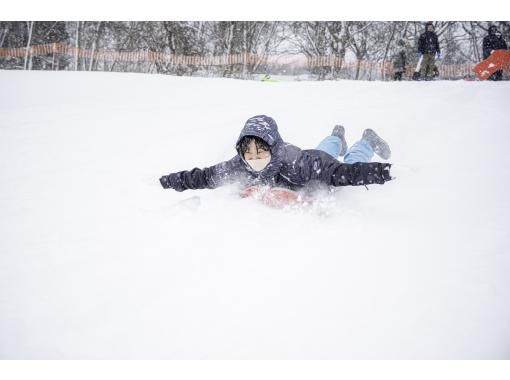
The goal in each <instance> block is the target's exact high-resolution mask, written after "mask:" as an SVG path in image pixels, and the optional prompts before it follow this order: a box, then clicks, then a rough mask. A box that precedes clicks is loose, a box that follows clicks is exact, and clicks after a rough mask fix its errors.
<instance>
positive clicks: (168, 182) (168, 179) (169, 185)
mask: <svg viewBox="0 0 510 380" xmlns="http://www.w3.org/2000/svg"><path fill="white" fill-rule="evenodd" d="M159 183H161V186H163V188H164V189H174V190H175V191H179V192H181V191H184V190H186V189H185V188H184V187H183V186H182V184H181V182H180V181H179V180H178V176H177V174H176V173H172V174H169V175H164V176H163V177H161V178H160V179H159Z"/></svg>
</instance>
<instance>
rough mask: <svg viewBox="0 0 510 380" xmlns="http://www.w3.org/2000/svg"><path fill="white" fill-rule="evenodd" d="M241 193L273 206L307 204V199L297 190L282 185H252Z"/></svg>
mask: <svg viewBox="0 0 510 380" xmlns="http://www.w3.org/2000/svg"><path fill="white" fill-rule="evenodd" d="M239 195H240V196H241V198H255V199H257V200H259V201H260V202H262V203H263V204H265V205H266V206H269V207H271V208H285V207H289V206H296V205H303V204H305V200H304V199H303V198H302V197H301V196H300V195H299V194H298V193H297V192H295V191H292V190H289V189H285V188H282V187H267V186H251V187H248V188H246V189H244V190H243V191H241V193H240V194H239Z"/></svg>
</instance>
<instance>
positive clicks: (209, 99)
mask: <svg viewBox="0 0 510 380" xmlns="http://www.w3.org/2000/svg"><path fill="white" fill-rule="evenodd" d="M509 97H510V83H508V82H506V83H481V82H464V81H456V82H419V83H416V82H412V83H411V82H404V83H381V82H355V81H338V82H320V83H319V82H295V83H294V82H281V83H261V82H249V81H236V80H227V79H203V78H177V77H170V76H158V75H142V74H112V73H83V72H80V73H71V72H59V73H52V72H20V71H0V114H1V118H0V176H1V177H0V178H1V187H0V214H1V215H2V218H1V219H0V358H3V359H14V358H16V359H17V358H23V359H35V358H37V359H56V358H66V359H67V358H77V359H85V358H99V359H103V358H104V359H108V358H137V359H144V358H147V359H158V358H167V359H188V358H190V359H237V358H246V359H349V358H361V359H386V358H400V359H407V358H412V359H424V358H435V359H446V358H448V359H457V358H462V359H472V358H478V359H482V358H483V359H502V358H506V359H508V358H510V345H509V343H508V342H510V325H509V322H508V321H510V303H509V302H508V299H509V296H510V277H509V276H508V272H509V270H510V255H509V249H508V246H509V241H510V238H509V234H508V224H509V223H508V220H509V214H510V196H509V195H508V185H509V184H510V177H509V175H508V173H509V169H508V168H509V167H510V156H509V155H508V154H507V152H506V149H507V147H508V142H509V141H510V129H509V128H508V127H509V123H508V120H509V119H508V117H509V108H508V104H509V100H510V99H509ZM260 113H264V114H267V115H270V116H272V117H274V118H275V120H276V121H277V123H278V125H279V127H280V132H281V135H282V137H283V138H284V139H285V140H286V141H288V142H292V143H294V144H296V145H298V146H301V147H302V148H313V147H315V146H316V145H317V144H318V143H319V141H320V140H321V139H322V138H323V137H324V136H325V135H327V134H329V133H330V131H331V128H332V127H333V125H334V124H336V123H341V124H343V125H344V126H345V127H346V131H347V139H348V142H350V143H353V142H355V141H356V140H357V139H358V138H359V137H360V136H361V133H362V131H363V130H364V129H365V128H367V127H370V128H374V129H375V130H376V131H378V132H379V133H380V134H381V135H382V136H383V137H384V138H385V139H386V140H387V141H389V142H390V144H391V147H392V151H393V156H392V158H391V160H390V161H391V162H392V163H394V174H395V175H396V176H397V180H395V181H392V182H390V183H388V184H386V185H384V186H378V185H375V186H371V187H369V189H370V190H369V191H367V190H366V189H365V188H364V187H351V188H342V189H340V190H339V191H338V192H336V193H334V194H331V195H330V196H329V197H327V198H325V201H324V202H323V205H322V211H323V212H322V213H318V212H304V211H299V210H288V211H278V210H272V209H269V208H266V207H264V206H262V205H260V204H258V203H256V202H255V201H253V200H242V199H240V198H239V197H238V196H237V193H236V190H235V188H233V187H225V188H221V189H217V190H214V191H210V190H203V191H194V192H190V191H189V192H184V193H176V192H173V191H170V190H163V189H162V188H161V187H160V186H159V182H158V178H159V177H160V176H161V175H163V174H168V173H170V172H172V171H177V170H183V169H191V168H193V167H196V166H197V167H204V166H208V165H212V164H214V163H217V162H220V161H223V160H226V159H229V158H231V157H232V156H233V155H234V154H235V151H234V147H233V145H234V143H235V141H236V138H237V136H238V134H239V131H240V129H241V127H242V125H243V123H244V121H245V120H246V119H248V118H249V117H250V116H253V115H256V114H260ZM194 196H197V197H199V198H193V199H191V200H188V201H187V202H184V203H182V202H181V201H182V200H184V199H188V198H190V197H194ZM198 203H200V204H199V205H197V204H198ZM324 211H327V213H326V215H324Z"/></svg>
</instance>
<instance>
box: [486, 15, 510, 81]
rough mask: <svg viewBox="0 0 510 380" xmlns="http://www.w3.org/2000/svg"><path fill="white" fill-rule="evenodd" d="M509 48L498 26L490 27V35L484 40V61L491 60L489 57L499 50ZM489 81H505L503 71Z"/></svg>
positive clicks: (496, 73) (495, 74)
mask: <svg viewBox="0 0 510 380" xmlns="http://www.w3.org/2000/svg"><path fill="white" fill-rule="evenodd" d="M507 48H508V46H507V44H506V42H505V40H504V39H503V36H502V35H501V32H500V31H499V30H498V27H497V26H496V25H491V26H490V27H489V34H487V35H486V36H485V37H484V39H483V59H487V58H489V56H490V55H491V54H492V53H493V52H494V51H495V50H498V49H507ZM487 79H488V80H503V70H498V71H496V72H495V73H494V74H492V75H491V76H490V77H489V78H487Z"/></svg>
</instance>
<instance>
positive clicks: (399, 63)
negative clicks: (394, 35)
mask: <svg viewBox="0 0 510 380" xmlns="http://www.w3.org/2000/svg"><path fill="white" fill-rule="evenodd" d="M397 45H398V46H399V48H398V52H397V53H396V54H395V55H394V56H393V72H394V74H395V75H394V76H393V80H402V74H404V72H405V71H406V64H407V56H406V50H405V45H406V43H405V41H404V40H399V41H398V42H397Z"/></svg>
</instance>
